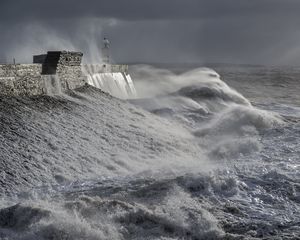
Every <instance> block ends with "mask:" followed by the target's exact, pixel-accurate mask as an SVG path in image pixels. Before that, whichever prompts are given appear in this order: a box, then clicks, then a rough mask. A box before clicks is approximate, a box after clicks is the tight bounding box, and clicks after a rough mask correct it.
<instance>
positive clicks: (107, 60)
mask: <svg viewBox="0 0 300 240" xmlns="http://www.w3.org/2000/svg"><path fill="white" fill-rule="evenodd" d="M109 51H110V42H109V40H108V39H107V38H106V37H105V38H104V39H103V46H102V54H103V63H105V64H109V63H110V53H109Z"/></svg>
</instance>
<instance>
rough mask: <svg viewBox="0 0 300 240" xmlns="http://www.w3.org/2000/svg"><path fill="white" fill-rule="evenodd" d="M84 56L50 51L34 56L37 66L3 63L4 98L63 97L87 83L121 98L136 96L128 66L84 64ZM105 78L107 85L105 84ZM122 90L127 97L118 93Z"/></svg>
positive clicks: (0, 82)
mask: <svg viewBox="0 0 300 240" xmlns="http://www.w3.org/2000/svg"><path fill="white" fill-rule="evenodd" d="M82 56H83V54H82V53H80V52H69V51H49V52H48V53H47V54H43V55H37V56H33V64H1V65H0V95H6V96H33V95H43V94H50V95H51V94H60V93H62V92H65V91H67V90H72V89H76V88H78V87H81V86H83V85H85V84H90V85H92V86H94V87H98V88H101V89H102V90H103V91H106V92H108V93H111V94H112V95H114V96H116V97H120V98H128V97H130V95H131V92H132V94H134V91H135V90H132V89H134V87H133V88H132V86H133V83H132V81H131V78H130V76H129V75H128V66H127V65H110V64H84V65H83V64H81V61H82ZM120 74H121V76H123V79H121V77H120ZM107 76H110V78H108V77H107ZM128 76H129V77H128ZM99 79H100V80H99ZM101 79H102V80H103V81H102V82H103V83H104V82H105V84H101ZM109 79H110V80H109ZM116 82H118V83H119V84H117V85H118V86H119V85H120V86H121V85H122V86H123V87H124V86H125V88H124V89H121V88H120V89H119V90H116V89H115V88H116V87H118V86H116V87H114V84H115V83H116ZM115 85H116V84H115ZM128 90H129V91H128ZM120 91H121V92H122V91H123V93H124V94H117V92H118V93H119V92H120ZM124 91H126V94H125V92H124ZM127 93H128V94H127Z"/></svg>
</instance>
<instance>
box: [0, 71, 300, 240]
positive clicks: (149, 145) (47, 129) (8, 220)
mask: <svg viewBox="0 0 300 240" xmlns="http://www.w3.org/2000/svg"><path fill="white" fill-rule="evenodd" d="M215 69H216V71H217V72H218V73H217V72H215V71H213V70H211V69H203V68H201V69H194V70H189V71H187V70H186V71H181V72H180V73H178V72H177V73H176V74H175V73H173V72H176V71H177V69H175V71H170V70H162V69H157V68H154V67H149V66H136V67H134V68H133V70H132V76H133V78H134V80H135V87H136V90H137V95H138V97H137V98H136V99H132V100H126V101H125V100H119V99H117V98H114V97H111V96H110V95H108V94H106V93H103V92H102V91H100V90H98V89H96V88H93V87H89V86H85V87H83V88H80V89H78V90H77V91H74V92H72V93H70V94H69V95H64V96H54V97H53V96H43V97H32V98H11V97H1V100H0V118H1V122H0V124H1V128H0V131H1V134H0V140H1V141H0V176H1V177H0V191H1V192H0V193H1V195H0V197H1V200H0V239H22V240H23V239H164V240H167V239H168V240H169V239H194V240H196V239H261V238H263V239H299V238H300V159H299V156H300V141H299V140H300V97H299V96H300V95H299V91H300V82H299V79H300V69H299V68H263V67H240V66H226V67H222V66H218V67H216V68H215ZM219 74H220V75H221V77H220V76H219ZM95 79H97V77H95ZM95 79H92V80H91V81H95ZM105 81H106V80H104V79H100V80H97V82H95V84H102V85H103V86H104V85H105V84H106V83H105ZM119 87H121V86H119Z"/></svg>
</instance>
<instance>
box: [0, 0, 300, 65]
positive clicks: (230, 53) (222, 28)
mask: <svg viewBox="0 0 300 240" xmlns="http://www.w3.org/2000/svg"><path fill="white" fill-rule="evenodd" d="M0 1H1V2H0V32H1V37H0V45H1V47H0V60H1V58H2V59H7V58H9V59H11V58H12V55H18V54H19V59H21V60H22V59H24V56H25V55H29V56H31V54H30V52H31V51H34V52H39V51H44V50H47V49H49V48H68V49H80V50H83V51H92V50H91V49H92V48H91V47H90V45H92V44H89V43H87V41H86V38H96V41H99V39H100V35H101V34H100V32H101V33H102V34H106V35H108V36H109V37H110V38H111V41H112V45H113V50H112V51H113V55H114V58H115V60H116V61H153V62H155V61H162V62H164V61H190V62H208V61H209V62H237V63H277V64H290V63H295V62H297V61H299V62H300V48H299V47H298V45H299V44H298V43H299V42H300V30H298V29H299V27H298V26H299V25H300V17H299V16H298V15H299V12H300V1H299V0H106V1H102V0H83V1H74V0H52V1H45V0H26V1H19V2H16V1H11V0H0ZM87 19H90V20H87ZM91 19H92V20H91ZM93 19H98V20H95V21H94V20H93ZM105 19H108V20H105ZM92 35H93V36H92ZM82 36H85V37H84V39H81V38H82ZM70 41H71V42H72V44H70V43H69V42H70ZM94 45H95V43H94ZM29 46H30V47H29ZM93 51H95V49H94V50H93ZM28 59H29V58H28ZM296 64H297V63H296Z"/></svg>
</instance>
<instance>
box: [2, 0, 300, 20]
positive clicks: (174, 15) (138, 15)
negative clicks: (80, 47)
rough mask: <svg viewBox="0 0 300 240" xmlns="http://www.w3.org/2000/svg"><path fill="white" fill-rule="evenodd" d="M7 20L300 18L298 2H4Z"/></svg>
mask: <svg viewBox="0 0 300 240" xmlns="http://www.w3.org/2000/svg"><path fill="white" fill-rule="evenodd" d="M0 4H1V5H0V6H1V8H0V17H1V19H3V20H5V19H6V20H11V21H17V20H21V19H23V20H24V19H47V18H64V19H65V18H78V17H86V16H94V17H111V18H118V19H129V20H141V19H199V18H211V17H222V16H245V15H249V14H253V16H255V15H258V14H266V15H269V14H276V15H277V14H279V15H281V14H298V13H299V11H298V10H299V7H300V1H298V0H83V1H74V0H52V1H45V0H26V1H18V2H16V1H11V0H1V3H0Z"/></svg>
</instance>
